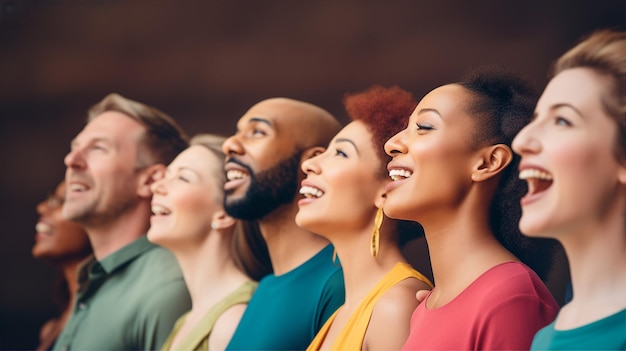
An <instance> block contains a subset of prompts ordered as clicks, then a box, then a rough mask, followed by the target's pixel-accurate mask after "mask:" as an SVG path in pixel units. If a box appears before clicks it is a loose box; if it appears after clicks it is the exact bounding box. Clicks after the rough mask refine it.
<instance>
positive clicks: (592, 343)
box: [513, 30, 626, 350]
mask: <svg viewBox="0 0 626 351" xmlns="http://www.w3.org/2000/svg"><path fill="white" fill-rule="evenodd" d="M513 149H514V150H515V152H517V153H518V154H520V155H521V156H522V161H521V164H520V167H519V169H520V177H521V178H522V179H525V180H526V181H527V182H528V189H529V190H528V193H527V194H526V195H525V196H524V198H523V199H522V200H521V205H522V211H523V214H522V218H521V220H520V222H519V227H520V229H521V230H522V231H523V232H524V234H526V235H528V236H531V237H544V238H555V239H557V240H559V242H561V244H563V247H564V249H565V253H566V254H567V257H568V259H569V264H570V272H571V277H572V290H573V299H572V300H571V301H570V302H569V303H568V304H567V305H565V306H564V307H563V309H562V310H561V311H560V312H559V315H558V317H557V318H556V321H555V322H554V323H552V324H550V325H549V326H548V327H546V328H544V329H542V330H541V331H540V332H539V333H537V336H536V337H535V339H534V341H533V344H532V348H533V349H537V350H539V349H540V350H549V349H552V350H574V349H576V350H583V349H586V350H591V349H594V350H624V349H626V221H625V220H624V214H625V213H626V32H615V31H607V30H605V31H599V32H596V33H594V34H592V35H591V36H589V37H588V38H587V39H585V40H584V41H582V42H581V43H579V44H578V45H577V46H575V47H574V48H572V49H571V50H569V51H568V52H567V53H565V54H564V55H563V56H562V57H561V58H559V60H558V61H557V62H556V65H555V67H554V76H553V78H552V80H550V82H549V83H548V85H547V87H546V89H545V90H544V92H543V94H542V95H541V98H540V99H539V102H538V103H537V107H536V108H535V119H534V120H533V121H532V123H530V124H529V125H528V126H526V127H525V128H524V129H522V131H521V132H519V134H518V135H517V137H515V140H514V141H513Z"/></svg>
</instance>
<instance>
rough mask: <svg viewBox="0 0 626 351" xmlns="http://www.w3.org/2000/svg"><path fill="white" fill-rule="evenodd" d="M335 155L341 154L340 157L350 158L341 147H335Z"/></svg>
mask: <svg viewBox="0 0 626 351" xmlns="http://www.w3.org/2000/svg"><path fill="white" fill-rule="evenodd" d="M335 156H340V157H344V158H348V155H346V153H345V152H343V151H341V150H340V149H335Z"/></svg>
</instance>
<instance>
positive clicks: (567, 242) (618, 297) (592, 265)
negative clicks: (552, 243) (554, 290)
mask: <svg viewBox="0 0 626 351" xmlns="http://www.w3.org/2000/svg"><path fill="white" fill-rule="evenodd" d="M624 233H626V224H624V218H623V216H620V215H619V213H618V214H616V215H614V216H612V218H608V219H606V218H605V219H604V220H602V221H595V222H593V223H589V224H586V225H582V226H581V225H579V226H577V230H576V231H571V232H569V233H564V234H563V235H562V236H559V237H558V239H559V241H560V242H561V244H562V245H563V248H564V249H565V252H566V253H567V257H568V260H569V263H570V272H571V277H572V289H573V292H574V298H573V300H572V304H574V305H578V306H580V305H583V304H584V305H588V306H597V305H598V304H600V305H607V304H611V305H612V306H613V308H615V309H616V310H617V309H623V308H626V279H624V277H626V235H624Z"/></svg>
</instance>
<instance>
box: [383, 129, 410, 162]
mask: <svg viewBox="0 0 626 351" xmlns="http://www.w3.org/2000/svg"><path fill="white" fill-rule="evenodd" d="M403 135H404V131H401V132H398V133H397V134H396V135H394V136H392V137H391V139H389V140H387V142H386V143H385V152H386V153H387V155H389V156H391V157H395V156H397V155H398V154H406V153H407V151H408V149H407V147H406V144H405V143H404V142H403V141H402V137H403Z"/></svg>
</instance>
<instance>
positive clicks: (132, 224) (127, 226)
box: [85, 202, 150, 260]
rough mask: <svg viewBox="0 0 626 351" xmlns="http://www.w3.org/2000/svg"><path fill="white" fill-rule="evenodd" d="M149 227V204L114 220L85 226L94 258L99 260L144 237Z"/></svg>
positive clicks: (136, 207) (141, 205)
mask: <svg viewBox="0 0 626 351" xmlns="http://www.w3.org/2000/svg"><path fill="white" fill-rule="evenodd" d="M149 227H150V207H149V202H146V203H141V204H140V205H139V206H135V207H132V208H129V209H128V210H127V211H125V212H124V213H122V214H121V215H120V216H118V217H116V218H112V219H111V220H110V221H106V222H105V223H99V224H98V225H85V230H86V231H87V234H88V235H89V241H90V242H91V246H92V248H93V252H94V256H95V257H96V259H97V260H101V259H103V258H105V257H107V256H108V255H110V254H112V253H114V252H115V251H117V250H119V249H121V248H123V247H124V246H126V245H128V244H130V243H131V242H133V241H135V240H136V239H138V238H140V237H142V236H144V235H145V234H146V232H147V231H148V228H149Z"/></svg>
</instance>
